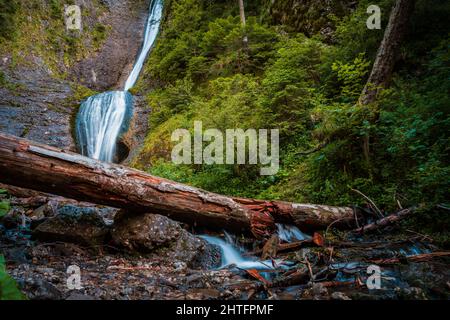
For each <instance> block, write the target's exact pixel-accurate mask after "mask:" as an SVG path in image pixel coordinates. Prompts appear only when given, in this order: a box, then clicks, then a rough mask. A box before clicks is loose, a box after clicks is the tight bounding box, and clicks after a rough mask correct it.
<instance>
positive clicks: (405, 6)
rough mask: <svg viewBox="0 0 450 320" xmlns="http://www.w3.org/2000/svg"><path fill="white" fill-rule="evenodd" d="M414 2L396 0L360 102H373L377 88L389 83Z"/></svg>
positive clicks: (364, 103) (365, 103)
mask: <svg viewBox="0 0 450 320" xmlns="http://www.w3.org/2000/svg"><path fill="white" fill-rule="evenodd" d="M414 2H415V0H397V1H396V2H395V5H394V8H393V9H392V11H391V15H390V17H389V23H388V25H387V27H386V30H385V32H384V37H383V40H382V42H381V44H380V47H379V48H378V52H377V56H376V58H375V62H374V64H373V67H372V72H371V73H370V76H369V79H368V80H367V83H366V86H365V87H364V89H363V92H362V94H361V97H360V103H361V104H363V105H367V104H370V103H372V102H374V101H375V100H376V97H377V93H378V92H379V90H380V89H382V88H384V87H386V86H387V85H388V84H389V81H390V79H391V76H392V71H393V70H394V65H395V62H396V60H397V55H398V50H399V48H400V45H401V43H402V41H403V38H404V37H405V34H406V31H407V28H408V21H409V19H410V17H411V14H412V12H413V10H414Z"/></svg>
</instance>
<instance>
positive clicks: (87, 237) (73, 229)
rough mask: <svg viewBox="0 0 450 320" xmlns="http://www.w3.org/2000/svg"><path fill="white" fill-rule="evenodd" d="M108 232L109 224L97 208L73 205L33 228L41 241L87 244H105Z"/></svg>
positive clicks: (36, 236)
mask: <svg viewBox="0 0 450 320" xmlns="http://www.w3.org/2000/svg"><path fill="white" fill-rule="evenodd" d="M108 233H109V228H108V226H107V225H106V224H105V222H104V221H103V218H102V217H101V216H100V215H99V214H98V212H97V210H96V209H95V208H92V207H87V208H83V207H76V206H73V205H67V206H64V207H63V208H60V209H59V213H58V215H56V216H54V217H51V218H48V219H46V220H45V221H44V222H42V223H40V224H39V225H38V226H37V227H36V228H35V229H34V230H33V236H34V237H35V238H36V239H38V240H41V241H63V242H72V243H77V244H81V245H85V246H95V245H101V244H103V243H104V242H105V239H106V237H107V236H108Z"/></svg>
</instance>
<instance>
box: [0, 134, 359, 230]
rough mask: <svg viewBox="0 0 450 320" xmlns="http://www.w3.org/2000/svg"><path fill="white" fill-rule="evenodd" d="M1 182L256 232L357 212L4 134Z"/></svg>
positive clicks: (346, 221) (312, 224) (306, 226)
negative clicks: (191, 182) (232, 193)
mask: <svg viewBox="0 0 450 320" xmlns="http://www.w3.org/2000/svg"><path fill="white" fill-rule="evenodd" d="M0 182H3V183H6V184H10V185H14V186H18V187H23V188H30V189H34V190H38V191H43V192H48V193H51V194H56V195H60V196H63V197H67V198H72V199H76V200H79V201H88V202H92V203H97V204H102V205H107V206H112V207H117V208H123V209H126V210H129V211H133V212H142V213H158V214H162V215H166V216H168V217H170V218H172V219H175V220H178V221H182V222H186V223H189V224H191V225H194V226H196V225H198V226H204V227H208V228H216V229H227V230H231V231H233V232H251V233H252V234H253V235H254V236H256V237H265V236H268V235H270V234H271V233H272V231H273V230H274V229H275V222H283V223H291V224H295V225H297V226H298V227H299V228H301V229H303V230H311V229H313V230H316V229H321V228H325V227H327V226H328V225H329V224H331V223H332V222H334V221H336V220H339V225H341V226H344V225H346V226H349V227H350V226H352V225H353V220H354V217H355V213H354V211H353V209H351V208H348V207H332V206H322V205H310V204H296V203H288V202H283V201H263V200H255V199H244V198H234V197H227V196H223V195H219V194H215V193H212V192H208V191H205V190H201V189H198V188H193V187H190V186H187V185H183V184H179V183H176V182H173V181H170V180H166V179H163V178H159V177H155V176H152V175H149V174H146V173H144V172H142V171H138V170H134V169H130V168H127V167H124V166H121V165H117V164H109V163H104V162H100V161H97V160H93V159H90V158H87V157H84V156H81V155H79V154H76V153H72V152H69V151H64V150H61V149H57V148H53V147H50V146H46V145H42V144H38V143H35V142H31V141H28V140H25V139H22V138H18V137H14V136H11V135H6V134H2V133H0Z"/></svg>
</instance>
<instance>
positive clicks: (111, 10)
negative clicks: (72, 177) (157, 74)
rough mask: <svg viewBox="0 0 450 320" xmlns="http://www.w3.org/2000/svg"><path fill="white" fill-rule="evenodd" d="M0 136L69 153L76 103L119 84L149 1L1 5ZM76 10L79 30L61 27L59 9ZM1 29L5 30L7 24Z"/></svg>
mask: <svg viewBox="0 0 450 320" xmlns="http://www.w3.org/2000/svg"><path fill="white" fill-rule="evenodd" d="M0 4H1V6H2V12H3V9H5V8H3V7H4V6H6V7H7V9H8V10H6V9H5V12H8V16H7V17H6V18H5V19H3V17H2V21H1V25H2V26H3V25H5V24H6V25H7V26H11V28H8V29H4V30H14V33H10V32H2V33H1V34H0V131H3V132H8V133H11V134H14V135H16V136H21V137H26V138H29V139H31V140H35V141H38V142H43V143H47V144H50V145H53V146H56V147H60V148H64V149H71V150H75V148H76V147H75V142H74V139H73V135H72V127H73V126H72V124H73V120H74V117H75V115H76V113H77V110H78V106H79V105H80V103H81V101H82V100H83V99H85V98H87V97H88V96H90V95H92V94H93V93H95V91H100V90H107V89H111V88H113V89H114V88H118V87H121V86H122V84H123V81H124V78H126V75H127V74H128V72H129V70H130V69H131V68H132V65H133V63H134V60H135V57H136V55H137V53H138V51H139V48H140V44H141V41H142V34H143V28H144V25H145V20H146V16H147V12H148V4H149V1H148V0H141V1H131V0H114V1H113V0H111V1H100V0H87V1H81V0H76V1H68V0H45V1H34V0H27V1H20V2H19V1H11V2H7V3H6V2H5V3H3V2H1V3H0ZM70 4H77V5H79V6H80V8H81V15H82V29H81V30H80V31H78V30H66V25H65V17H64V6H65V5H70ZM5 28H6V27H5Z"/></svg>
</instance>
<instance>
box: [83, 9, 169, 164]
mask: <svg viewBox="0 0 450 320" xmlns="http://www.w3.org/2000/svg"><path fill="white" fill-rule="evenodd" d="M162 11H163V0H152V2H151V4H150V9H149V16H148V19H147V23H146V26H145V31H144V42H143V44H142V48H141V51H140V53H139V56H138V58H137V60H136V62H135V64H134V66H133V70H132V71H131V73H130V75H129V76H128V79H127V80H126V82H125V86H124V90H123V91H109V92H104V93H100V94H97V95H94V96H91V97H89V98H88V99H87V100H86V101H84V102H83V103H82V104H81V106H80V110H79V112H78V115H77V119H76V125H75V130H76V138H77V141H78V144H79V147H80V152H81V154H83V155H85V156H88V157H90V158H93V159H98V160H101V161H106V162H113V161H114V160H115V157H116V146H117V140H118V138H119V137H120V135H121V134H123V133H124V132H125V131H126V130H127V128H128V121H127V120H129V119H130V118H131V113H132V108H133V99H132V96H131V94H130V93H129V92H128V90H129V89H131V88H132V87H133V86H134V85H135V83H136V81H137V79H138V77H139V74H140V72H141V70H142V67H143V65H144V61H145V59H146V57H147V54H148V53H149V51H150V49H151V48H152V46H153V44H154V42H155V40H156V36H157V35H158V31H159V26H160V21H161V17H162Z"/></svg>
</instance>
